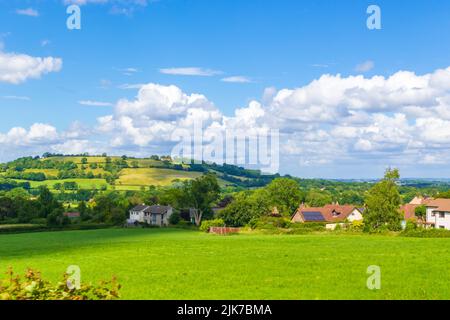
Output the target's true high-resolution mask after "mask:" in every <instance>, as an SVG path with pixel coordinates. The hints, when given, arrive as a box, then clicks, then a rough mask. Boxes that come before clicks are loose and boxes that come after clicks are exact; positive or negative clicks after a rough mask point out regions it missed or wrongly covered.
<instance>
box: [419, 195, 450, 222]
mask: <svg viewBox="0 0 450 320" xmlns="http://www.w3.org/2000/svg"><path fill="white" fill-rule="evenodd" d="M425 206H426V208H427V223H428V224H430V225H432V226H434V227H435V228H437V229H447V230H450V199H433V200H428V201H426V203H425Z"/></svg>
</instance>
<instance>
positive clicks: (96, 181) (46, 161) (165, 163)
mask: <svg viewBox="0 0 450 320" xmlns="http://www.w3.org/2000/svg"><path fill="white" fill-rule="evenodd" d="M207 172H213V173H215V174H216V175H217V177H218V179H219V183H220V185H221V186H222V187H242V188H253V187H260V186H264V185H266V184H268V183H269V182H270V181H272V180H273V179H274V178H275V177H278V176H279V175H263V174H261V172H260V171H259V170H249V169H245V168H242V167H238V166H234V165H227V164H224V165H217V164H209V163H205V162H203V163H200V164H197V163H195V164H179V163H175V162H173V161H172V159H171V158H170V157H168V156H166V157H159V156H151V157H149V158H133V157H127V156H122V157H117V156H107V155H101V156H89V155H70V156H68V155H55V154H50V153H46V154H44V155H43V156H42V157H24V158H19V159H16V160H14V161H11V162H7V163H3V164H1V165H0V178H1V180H2V181H1V183H0V190H1V189H3V190H5V189H10V188H12V187H17V186H22V187H24V188H26V189H34V188H37V187H39V186H41V185H46V186H48V187H49V189H51V190H61V189H62V188H64V189H65V190H68V189H69V190H70V188H73V189H87V190H94V189H97V190H98V189H100V190H107V189H115V190H141V189H143V188H146V187H150V186H169V185H171V184H173V183H176V182H180V181H183V180H188V179H194V178H196V177H199V176H201V175H202V174H205V173H207Z"/></svg>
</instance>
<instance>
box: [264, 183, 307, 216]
mask: <svg viewBox="0 0 450 320" xmlns="http://www.w3.org/2000/svg"><path fill="white" fill-rule="evenodd" d="M266 190H267V194H268V196H269V197H270V202H271V204H272V205H273V206H276V207H277V209H278V211H279V212H280V213H281V214H282V215H284V216H291V215H292V214H293V213H294V211H295V210H296V209H297V208H298V206H299V204H300V203H301V202H302V201H303V200H304V198H305V196H304V194H303V193H302V191H301V190H300V187H299V185H298V183H297V182H296V181H295V180H292V179H289V178H276V179H275V180H273V181H272V182H271V183H270V184H269V185H267V187H266Z"/></svg>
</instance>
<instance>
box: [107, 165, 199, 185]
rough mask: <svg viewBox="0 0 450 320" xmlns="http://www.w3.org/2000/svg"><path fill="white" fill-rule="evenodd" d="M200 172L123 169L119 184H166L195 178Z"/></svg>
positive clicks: (117, 182)
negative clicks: (176, 180)
mask: <svg viewBox="0 0 450 320" xmlns="http://www.w3.org/2000/svg"><path fill="white" fill-rule="evenodd" d="M201 175H202V174H201V173H200V172H188V171H177V170H170V169H160V168H138V169H131V168H130V169H122V171H121V172H120V178H119V179H118V180H117V181H116V184H117V185H138V186H149V185H155V186H164V185H170V184H171V183H172V181H173V180H175V179H179V180H186V179H194V178H196V177H199V176H201Z"/></svg>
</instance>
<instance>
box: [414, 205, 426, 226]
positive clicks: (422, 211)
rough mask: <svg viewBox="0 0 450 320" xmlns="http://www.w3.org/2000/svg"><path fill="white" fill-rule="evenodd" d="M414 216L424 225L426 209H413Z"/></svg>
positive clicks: (419, 207)
mask: <svg viewBox="0 0 450 320" xmlns="http://www.w3.org/2000/svg"><path fill="white" fill-rule="evenodd" d="M414 214H415V216H416V217H417V218H419V219H420V220H421V221H422V223H424V222H425V221H426V220H427V219H426V218H427V207H425V206H424V205H421V206H418V207H416V208H415V209H414Z"/></svg>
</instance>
